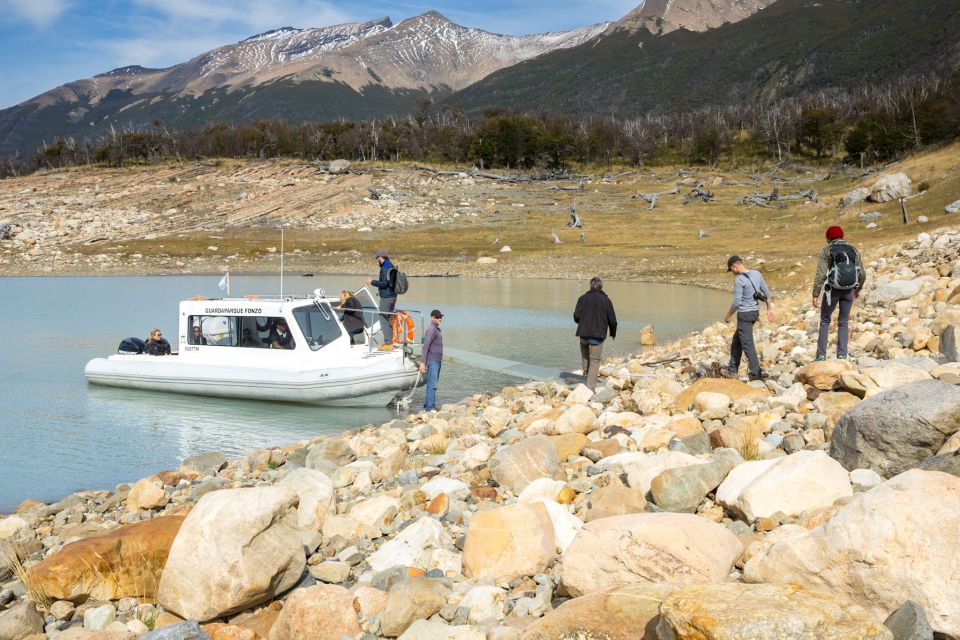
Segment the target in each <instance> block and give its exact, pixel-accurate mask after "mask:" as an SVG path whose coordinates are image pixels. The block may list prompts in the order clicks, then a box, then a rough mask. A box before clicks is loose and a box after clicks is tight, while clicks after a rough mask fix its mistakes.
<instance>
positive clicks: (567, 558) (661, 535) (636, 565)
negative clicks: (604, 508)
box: [560, 513, 743, 597]
mask: <svg viewBox="0 0 960 640" xmlns="http://www.w3.org/2000/svg"><path fill="white" fill-rule="evenodd" d="M742 550H743V547H742V545H741V544H740V541H739V540H738V539H737V537H736V536H735V535H733V534H732V533H731V532H730V531H729V530H728V529H727V528H726V527H723V526H721V525H719V524H717V523H715V522H711V521H709V520H707V519H706V518H701V517H700V516H695V515H691V514H686V513H636V514H630V515H624V516H614V517H612V518H603V519H600V520H594V521H592V522H588V523H587V524H585V525H584V527H583V529H581V530H580V533H578V534H577V537H576V538H574V540H573V543H572V544H571V545H570V546H569V547H568V548H567V550H566V551H565V552H564V553H563V556H562V559H561V572H560V573H561V575H562V576H563V586H564V588H565V589H566V590H567V592H568V593H569V594H570V595H571V596H574V597H576V596H582V595H584V594H587V593H593V592H595V591H602V590H604V589H610V588H613V587H618V586H623V585H628V584H634V583H638V582H670V583H675V584H696V583H704V582H721V581H723V580H725V579H726V577H727V574H728V573H729V572H730V569H731V567H732V566H733V562H734V560H736V559H737V557H738V556H739V555H740V552H741V551H742Z"/></svg>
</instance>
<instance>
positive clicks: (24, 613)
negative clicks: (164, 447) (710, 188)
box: [0, 229, 960, 640]
mask: <svg viewBox="0 0 960 640" xmlns="http://www.w3.org/2000/svg"><path fill="white" fill-rule="evenodd" d="M958 254H960V230H955V229H947V230H943V231H940V232H937V233H935V234H933V235H929V234H926V233H923V234H920V236H919V237H917V238H916V239H915V240H914V241H911V242H908V243H905V244H904V245H902V246H900V247H899V248H898V249H897V250H896V251H891V252H889V253H888V255H886V256H884V257H881V258H877V259H875V260H874V261H872V262H869V265H868V275H869V283H868V286H867V289H866V290H865V291H864V295H863V296H862V297H861V301H860V303H858V305H857V307H855V313H854V316H853V317H852V318H851V329H852V344H851V354H852V355H851V358H850V360H849V361H846V362H844V361H835V360H828V361H825V362H814V354H815V343H816V331H817V325H818V321H819V314H818V312H817V310H815V309H813V308H812V307H811V306H810V302H809V300H807V296H806V295H804V296H800V297H799V298H797V300H803V301H802V302H799V301H797V300H784V301H781V304H780V307H779V314H780V317H779V318H778V319H777V323H775V324H773V325H765V326H763V327H761V328H758V330H757V342H758V346H759V348H760V351H761V356H762V360H763V361H764V367H765V369H766V370H767V371H768V372H769V373H770V376H771V377H770V379H769V380H767V381H765V382H759V381H758V382H751V383H749V384H747V383H744V382H741V381H738V380H728V379H722V378H718V377H714V376H715V373H716V371H717V369H718V363H723V362H725V360H726V354H727V349H728V344H729V336H730V333H731V330H732V328H731V327H728V326H724V325H720V324H716V325H713V326H710V327H707V328H706V329H704V330H703V331H701V332H698V333H696V334H694V335H691V336H689V337H688V338H685V339H683V340H681V341H680V342H678V343H676V344H672V345H668V346H663V347H657V348H654V349H652V350H650V351H648V352H646V353H644V355H643V357H642V359H640V358H629V359H621V360H608V361H606V362H605V363H604V365H603V367H602V369H601V374H602V382H603V384H602V386H601V387H599V388H598V390H597V392H596V393H593V392H591V391H590V390H588V389H587V388H586V387H585V386H583V385H576V386H564V385H561V384H558V383H528V384H524V385H521V386H515V387H506V388H504V389H503V390H502V391H501V392H499V393H497V394H492V395H489V394H484V395H477V396H474V397H472V398H468V399H466V400H464V401H463V402H461V403H458V404H454V405H444V406H443V408H442V410H440V411H437V412H432V413H429V414H414V415H410V416H409V417H406V418H404V419H397V420H393V421H391V422H389V423H386V424H381V425H367V426H365V427H362V428H359V429H356V430H352V431H349V432H345V433H343V434H340V435H337V436H329V437H323V438H317V439H314V440H310V441H303V442H299V443H295V444H291V445H288V446H283V447H278V448H275V449H270V450H263V451H257V452H255V453H253V454H251V455H250V456H248V457H246V458H243V459H240V460H227V459H226V458H225V457H224V456H223V455H222V454H218V453H210V454H206V455H203V456H198V457H195V458H191V459H188V460H185V461H183V464H182V466H181V467H180V468H179V469H176V470H169V471H162V472H160V473H157V474H156V475H154V476H150V477H148V478H144V479H141V480H139V481H138V482H136V483H134V484H132V485H120V486H118V487H117V488H116V490H114V491H88V492H81V493H77V494H74V495H71V496H68V497H66V498H64V499H63V500H61V501H59V502H57V503H55V504H51V505H46V504H40V503H37V502H33V501H27V502H25V503H23V504H21V505H20V506H19V507H18V508H17V509H16V512H15V513H14V514H12V515H9V516H6V517H4V518H0V545H2V547H0V549H2V551H3V553H5V554H6V555H7V556H9V557H8V558H7V559H8V560H10V562H8V563H6V564H8V565H9V567H7V566H5V565H0V609H2V611H0V640H6V639H13V640H20V639H21V638H29V639H31V640H41V639H42V638H59V639H60V640H114V639H115V640H126V639H128V638H134V637H139V638H141V639H143V640H176V639H182V640H187V639H200V638H211V639H213V640H255V639H256V638H262V639H264V640H292V639H295V638H304V639H306V638H320V639H325V638H330V639H333V640H341V639H343V638H350V639H359V638H363V639H374V638H401V639H403V640H412V639H425V640H432V639H444V640H447V639H457V640H465V639H470V640H473V639H476V640H481V639H486V640H500V639H514V638H517V639H523V640H573V639H577V640H591V639H594V640H600V639H603V640H611V639H616V640H619V639H623V640H626V639H628V638H651V639H652V638H656V639H662V640H663V639H668V638H679V639H691V640H693V639H697V640H700V639H711V640H721V639H728V638H738V639H743V640H748V639H757V640H760V639H766V638H790V639H793V638H797V639H807V638H809V639H815V638H831V639H848V638H849V639H851V640H853V639H863V638H870V639H885V640H901V639H908V638H909V639H918V640H919V639H921V638H934V637H935V634H936V637H938V638H960V581H958V580H957V579H956V573H957V562H956V559H957V554H958V543H957V542H956V533H955V532H956V530H957V528H958V526H960V477H958V476H960V455H958V451H960V386H958V385H960V362H958V360H960V353H958V346H957V341H958V335H957V334H958V332H960V259H958V258H960V255H958ZM661 361H662V364H649V363H652V362H661Z"/></svg>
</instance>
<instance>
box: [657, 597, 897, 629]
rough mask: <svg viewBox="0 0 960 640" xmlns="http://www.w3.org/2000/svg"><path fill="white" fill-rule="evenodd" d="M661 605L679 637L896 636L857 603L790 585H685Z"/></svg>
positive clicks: (665, 616)
mask: <svg viewBox="0 0 960 640" xmlns="http://www.w3.org/2000/svg"><path fill="white" fill-rule="evenodd" d="M660 610H661V612H662V613H663V617H664V618H665V619H666V622H667V623H668V624H669V625H670V627H671V628H672V629H673V632H674V633H675V634H676V637H677V639H678V640H731V639H733V638H736V639H737V640H768V639H770V638H784V639H786V638H791V639H796V640H801V639H804V640H806V639H809V640H818V639H820V638H824V639H826V638H830V640H894V638H893V634H892V633H890V630H889V629H887V628H886V627H885V626H883V623H882V622H880V621H879V620H876V619H874V618H873V617H872V616H871V615H870V614H869V613H867V612H865V611H863V610H862V609H860V608H859V607H857V606H856V605H851V604H847V603H845V602H844V601H843V600H840V599H838V598H837V597H836V596H835V595H833V594H828V593H821V592H818V591H814V590H811V589H807V588H803V587H797V586H794V585H776V584H737V583H727V584H705V585H694V586H687V587H684V588H682V589H677V590H675V591H674V592H673V593H671V594H669V595H667V596H666V597H665V599H664V601H663V605H662V606H661V608H660Z"/></svg>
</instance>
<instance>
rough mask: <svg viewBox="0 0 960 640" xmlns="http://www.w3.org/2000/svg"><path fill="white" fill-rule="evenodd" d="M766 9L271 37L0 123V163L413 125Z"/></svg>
mask: <svg viewBox="0 0 960 640" xmlns="http://www.w3.org/2000/svg"><path fill="white" fill-rule="evenodd" d="M765 4H769V0H710V1H709V2H706V1H705V0H669V1H665V0H647V1H646V2H644V3H643V4H641V5H640V6H639V7H637V9H635V10H634V11H633V12H631V13H630V14H629V15H627V16H626V17H624V18H623V19H622V20H621V21H620V22H618V23H616V25H613V24H611V23H608V22H603V23H598V24H593V25H590V26H586V27H582V28H578V29H573V30H571V31H562V32H551V33H538V34H534V35H525V36H512V35H502V34H497V33H491V32H488V31H484V30H481V29H474V28H469V27H464V26H462V25H458V24H456V23H453V22H451V21H449V20H448V19H446V18H445V17H444V16H442V15H440V14H439V13H437V12H436V11H428V12H426V13H423V14H421V15H418V16H414V17H412V18H408V19H406V20H403V21H401V22H399V23H397V24H394V23H393V22H392V21H391V20H390V18H389V17H381V18H377V19H375V20H370V21H367V22H362V23H348V24H340V25H334V26H329V27H320V28H309V29H298V28H293V27H282V28H278V29H273V30H270V31H266V32H264V33H260V34H257V35H255V36H252V37H250V38H247V39H245V40H242V41H240V42H238V43H235V44H230V45H226V46H223V47H219V48H217V49H214V50H212V51H208V52H206V53H203V54H200V55H198V56H195V57H194V58H192V59H190V60H188V61H186V62H183V63H181V64H178V65H175V66H172V67H169V68H166V69H147V68H144V67H141V66H138V65H129V66H124V67H119V68H117V69H114V70H112V71H108V72H106V73H102V74H98V75H96V76H94V77H93V78H88V79H81V80H76V81H74V82H69V83H67V84H64V85H62V86H60V87H56V88H54V89H51V90H50V91H47V92H45V93H43V94H41V95H39V96H36V97H35V98H32V99H30V100H27V101H25V102H23V103H21V104H19V105H16V106H14V107H11V108H9V109H5V110H3V111H0V154H9V153H15V152H18V151H19V152H30V151H32V150H33V149H35V148H36V147H37V146H39V145H41V144H43V143H50V142H53V141H54V140H56V139H57V138H60V137H65V136H81V137H90V136H96V135H99V134H104V133H107V132H109V131H111V130H116V129H117V128H120V129H127V130H130V129H134V130H135V129H137V128H143V127H148V126H150V124H151V123H152V122H154V121H156V120H160V121H162V122H163V123H164V124H165V125H167V126H171V127H177V128H184V127H192V126H202V125H204V124H208V123H210V122H217V121H241V120H253V119H258V118H284V119H288V120H291V121H295V122H299V121H304V120H331V119H336V118H346V119H349V120H358V119H365V118H370V117H378V116H387V115H406V114H409V113H412V112H413V111H414V110H415V109H416V108H417V106H418V104H419V103H420V102H422V100H423V99H424V98H430V99H439V98H442V97H444V96H446V95H448V94H449V93H451V92H453V91H457V90H461V89H464V88H466V87H469V86H471V85H472V84H474V83H476V82H477V81H479V80H481V79H482V78H484V77H486V76H488V75H489V74H491V73H493V72H495V71H497V70H500V69H504V68H508V67H512V66H514V65H516V64H518V63H521V62H524V61H528V60H532V59H534V58H537V57H540V56H542V55H544V54H547V53H550V52H553V51H558V50H562V49H570V48H573V47H577V46H579V45H583V44H586V43H588V42H591V41H594V40H595V39H596V38H597V37H599V36H601V35H602V34H604V33H605V32H607V31H608V29H613V28H616V29H620V30H631V29H634V28H637V27H638V25H640V26H642V25H646V26H647V28H648V29H650V31H651V32H652V33H666V32H668V31H673V30H676V29H684V30H689V31H702V30H705V29H709V28H712V27H714V26H717V25H720V24H723V23H727V22H732V21H736V20H739V19H741V18H743V17H745V16H747V15H750V13H752V12H753V11H756V10H757V9H759V8H762V7H763V6H765Z"/></svg>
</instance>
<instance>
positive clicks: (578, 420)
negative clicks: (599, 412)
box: [553, 387, 597, 434]
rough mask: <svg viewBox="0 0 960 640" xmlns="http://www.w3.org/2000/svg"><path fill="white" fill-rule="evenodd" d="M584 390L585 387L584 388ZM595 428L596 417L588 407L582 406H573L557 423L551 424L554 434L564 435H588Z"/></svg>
mask: <svg viewBox="0 0 960 640" xmlns="http://www.w3.org/2000/svg"><path fill="white" fill-rule="evenodd" d="M584 388H585V389H586V387H584ZM596 428H597V416H596V414H594V413H593V411H591V410H590V407H588V406H586V405H582V404H575V405H573V406H572V407H570V408H569V409H567V410H566V411H564V412H563V415H561V416H560V417H559V418H557V421H556V422H554V424H553V431H554V433H556V434H564V433H590V432H591V431H595V430H596Z"/></svg>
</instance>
